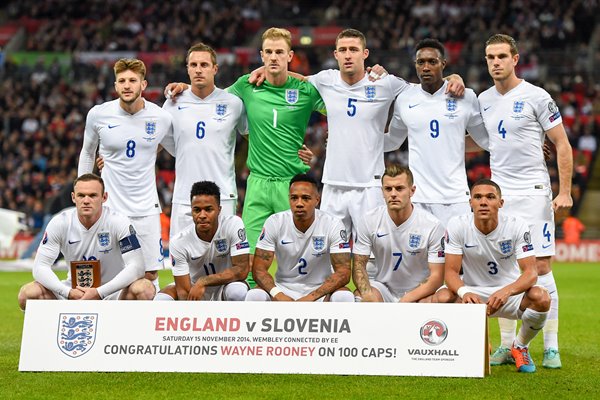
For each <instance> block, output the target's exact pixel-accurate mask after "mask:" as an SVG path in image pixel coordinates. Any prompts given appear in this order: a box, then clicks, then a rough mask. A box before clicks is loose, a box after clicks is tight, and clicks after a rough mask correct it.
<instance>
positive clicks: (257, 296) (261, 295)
mask: <svg viewBox="0 0 600 400" xmlns="http://www.w3.org/2000/svg"><path fill="white" fill-rule="evenodd" d="M246 301H271V296H269V294H268V293H267V292H265V291H264V290H262V289H250V290H249V291H248V293H247V294H246Z"/></svg>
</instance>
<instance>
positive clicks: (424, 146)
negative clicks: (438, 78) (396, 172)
mask: <svg viewBox="0 0 600 400" xmlns="http://www.w3.org/2000/svg"><path fill="white" fill-rule="evenodd" d="M447 86H448V82H446V81H444V84H443V85H442V87H441V88H440V89H439V90H438V91H436V92H435V93H434V94H430V93H428V92H426V91H425V90H423V88H422V87H421V85H413V86H411V88H410V89H408V90H406V91H405V92H403V93H402V94H401V95H400V96H398V98H397V99H396V103H395V105H394V117H393V120H392V123H391V125H390V135H391V136H394V135H402V131H407V133H408V164H409V168H410V170H411V171H412V173H413V175H414V182H415V185H416V186H417V191H416V192H415V194H414V196H413V198H412V201H413V202H415V203H443V204H450V203H459V202H465V201H469V184H468V181H467V173H466V168H465V131H468V132H469V133H470V134H471V136H472V137H473V139H474V140H475V141H476V142H477V143H478V144H479V145H480V146H482V147H486V146H487V140H488V139H487V132H486V130H485V126H484V124H483V120H482V118H481V114H480V112H479V103H478V102H477V96H476V95H475V93H474V92H473V90H471V89H468V88H467V89H466V90H465V95H464V96H463V97H461V98H456V97H453V96H452V95H450V94H449V93H445V92H446V88H447Z"/></svg>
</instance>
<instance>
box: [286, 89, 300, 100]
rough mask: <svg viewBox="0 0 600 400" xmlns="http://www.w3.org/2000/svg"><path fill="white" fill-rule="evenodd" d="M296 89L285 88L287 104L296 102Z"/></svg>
mask: <svg viewBox="0 0 600 400" xmlns="http://www.w3.org/2000/svg"><path fill="white" fill-rule="evenodd" d="M298 96H299V95H298V89H285V101H287V102H288V104H296V103H297V102H298Z"/></svg>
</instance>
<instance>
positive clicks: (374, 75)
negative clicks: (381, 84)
mask: <svg viewBox="0 0 600 400" xmlns="http://www.w3.org/2000/svg"><path fill="white" fill-rule="evenodd" d="M367 74H368V77H369V80H370V81H371V82H375V81H378V80H379V79H382V78H385V77H386V76H388V72H387V71H386V70H385V68H383V67H382V66H381V65H379V64H375V65H373V66H372V67H367Z"/></svg>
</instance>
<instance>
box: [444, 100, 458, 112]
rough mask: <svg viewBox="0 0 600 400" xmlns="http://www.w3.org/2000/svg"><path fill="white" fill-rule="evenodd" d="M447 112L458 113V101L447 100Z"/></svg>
mask: <svg viewBox="0 0 600 400" xmlns="http://www.w3.org/2000/svg"><path fill="white" fill-rule="evenodd" d="M446 110H448V111H450V112H453V111H456V99H446Z"/></svg>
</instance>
